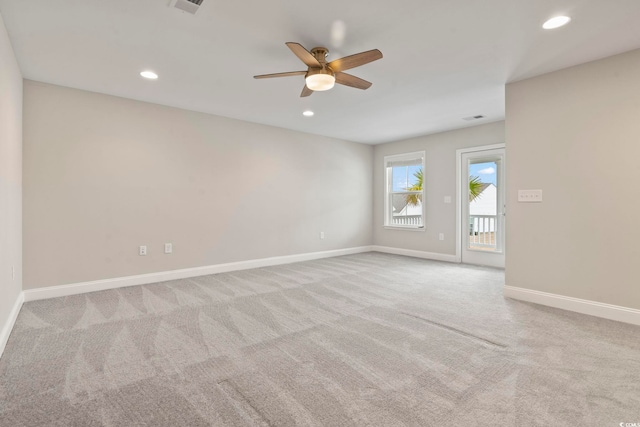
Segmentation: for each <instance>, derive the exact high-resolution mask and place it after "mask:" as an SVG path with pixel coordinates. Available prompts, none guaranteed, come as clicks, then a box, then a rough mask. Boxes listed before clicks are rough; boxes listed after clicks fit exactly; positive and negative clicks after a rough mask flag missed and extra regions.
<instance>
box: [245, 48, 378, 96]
mask: <svg viewBox="0 0 640 427" xmlns="http://www.w3.org/2000/svg"><path fill="white" fill-rule="evenodd" d="M285 44H286V45H287V47H289V49H291V51H292V52H293V53H294V54H295V55H296V56H297V57H298V58H299V59H300V60H301V61H302V62H304V64H305V65H306V66H307V67H308V69H307V71H289V72H287V73H275V74H261V75H259V76H253V77H254V78H255V79H268V78H271V77H289V76H302V75H304V80H305V85H304V88H303V89H302V93H301V94H300V96H301V97H304V96H309V95H311V94H312V93H313V92H314V91H323V90H329V89H331V88H332V87H333V85H334V84H335V83H339V84H341V85H345V86H351V87H355V88H356V89H363V90H364V89H369V87H371V82H368V81H366V80H363V79H361V78H359V77H356V76H352V75H351V74H347V73H343V71H344V70H349V69H351V68H355V67H359V66H361V65H364V64H368V63H369V62H373V61H375V60H378V59H380V58H382V52H380V51H379V50H378V49H373V50H368V51H366V52H360V53H356V54H355V55H350V56H345V57H344V58H340V59H336V60H334V61H331V62H327V55H329V50H328V49H327V48H326V47H314V48H313V49H311V52H309V51H308V50H307V49H305V48H304V47H302V45H301V44H300V43H294V42H287V43H285Z"/></svg>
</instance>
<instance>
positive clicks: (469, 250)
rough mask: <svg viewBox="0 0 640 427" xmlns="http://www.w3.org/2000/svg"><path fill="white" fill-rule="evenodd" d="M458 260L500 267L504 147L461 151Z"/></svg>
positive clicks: (502, 248) (501, 255) (502, 238)
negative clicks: (460, 248) (460, 208)
mask: <svg viewBox="0 0 640 427" xmlns="http://www.w3.org/2000/svg"><path fill="white" fill-rule="evenodd" d="M461 161H462V165H461V166H462V167H461V168H460V170H461V171H462V176H461V179H460V183H461V186H462V188H461V191H460V194H461V200H460V204H461V206H462V233H461V237H462V242H461V246H462V253H461V255H462V262H463V263H468V264H480V265H487V266H492V267H502V268H504V249H505V248H504V240H505V239H504V222H505V209H504V207H505V201H504V200H505V198H504V161H505V153H504V148H498V149H492V150H482V151H472V152H466V153H463V154H462V157H461Z"/></svg>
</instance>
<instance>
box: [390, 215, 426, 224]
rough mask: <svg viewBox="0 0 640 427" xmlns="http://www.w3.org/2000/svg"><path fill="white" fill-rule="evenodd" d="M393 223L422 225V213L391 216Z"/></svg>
mask: <svg viewBox="0 0 640 427" xmlns="http://www.w3.org/2000/svg"><path fill="white" fill-rule="evenodd" d="M391 225H422V215H398V216H394V217H393V218H391Z"/></svg>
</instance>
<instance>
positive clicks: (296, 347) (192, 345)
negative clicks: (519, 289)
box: [0, 253, 640, 427]
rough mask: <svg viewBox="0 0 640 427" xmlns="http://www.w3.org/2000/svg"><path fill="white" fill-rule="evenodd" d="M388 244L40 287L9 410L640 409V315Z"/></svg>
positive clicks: (31, 421)
mask: <svg viewBox="0 0 640 427" xmlns="http://www.w3.org/2000/svg"><path fill="white" fill-rule="evenodd" d="M503 281H504V275H503V272H502V271H500V270H494V269H489V268H480V267H470V266H460V265H455V264H447V263H440V262H432V261H425V260H420V259H414V258H406V257H400V256H394V255H385V254H380V253H365V254H359V255H351V256H344V257H338V258H330V259H324V260H317V261H310V262H303V263H297V264H290V265H284V266H277V267H268V268H260V269H256V270H247V271H240V272H235V273H227V274H218V275H212V276H205V277H200V278H195V279H185V280H178V281H172V282H165V283H160V284H154V285H146V286H136V287H130V288H122V289H117V290H110V291H104V292H96V293H91V294H84V295H78V296H72V297H66V298H58V299H50V300H44V301H35V302H29V303H26V304H24V306H23V308H22V311H21V312H20V315H19V318H18V321H17V323H16V326H15V329H14V331H13V333H12V335H11V337H10V339H9V343H8V345H7V348H6V351H5V353H4V355H3V356H2V358H1V359H0V424H1V425H2V426H12V427H17V426H45V425H46V426H49V425H56V426H94V425H95V426H145V425H146V426H204V425H214V426H294V425H300V426H403V425H404V426H571V427H576V426H598V427H600V426H619V425H620V423H633V422H638V423H640V327H637V326H631V325H627V324H623V323H617V322H612V321H607V320H603V319H598V318H595V317H589V316H584V315H580V314H576V313H571V312H565V311H561V310H555V309H551V308H546V307H543V306H537V305H533V304H527V303H522V302H517V301H513V300H508V299H505V298H503V296H502V286H503Z"/></svg>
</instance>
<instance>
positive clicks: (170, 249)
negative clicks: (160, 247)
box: [164, 243, 173, 254]
mask: <svg viewBox="0 0 640 427" xmlns="http://www.w3.org/2000/svg"><path fill="white" fill-rule="evenodd" d="M164 253H165V254H171V253H173V243H165V244H164Z"/></svg>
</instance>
